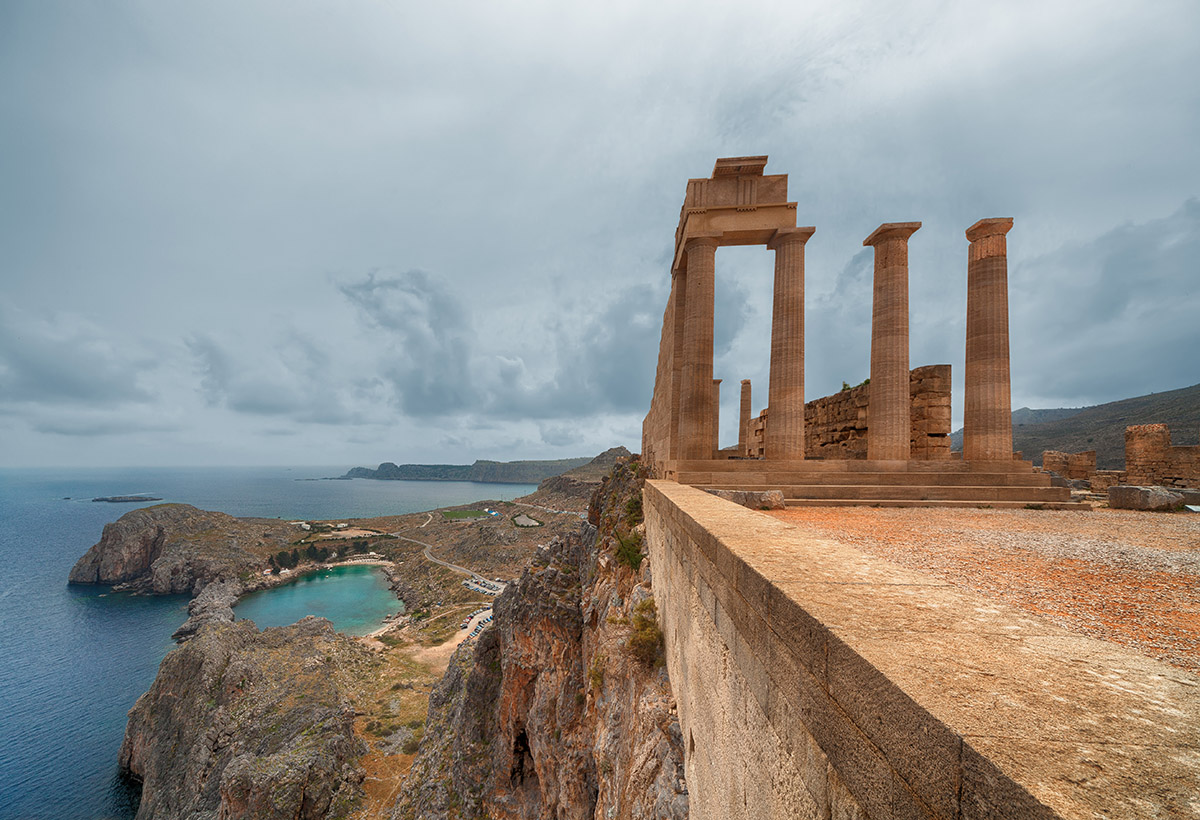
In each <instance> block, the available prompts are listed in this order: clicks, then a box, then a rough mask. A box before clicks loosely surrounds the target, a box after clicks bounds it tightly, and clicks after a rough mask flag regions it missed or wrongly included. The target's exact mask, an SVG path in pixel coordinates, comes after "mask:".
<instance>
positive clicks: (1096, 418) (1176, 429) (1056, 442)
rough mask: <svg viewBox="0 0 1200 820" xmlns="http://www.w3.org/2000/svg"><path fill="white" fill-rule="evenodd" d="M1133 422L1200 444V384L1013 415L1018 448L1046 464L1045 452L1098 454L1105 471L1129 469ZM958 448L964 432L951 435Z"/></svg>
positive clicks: (1180, 440) (1023, 410)
mask: <svg viewBox="0 0 1200 820" xmlns="http://www.w3.org/2000/svg"><path fill="white" fill-rule="evenodd" d="M1133 424H1165V425H1167V426H1168V427H1170V428H1171V441H1172V443H1174V444H1196V443H1197V433H1198V431H1200V384H1196V385H1192V386H1191V387H1184V388H1181V389H1179V390H1169V391H1167V392H1165V393H1151V394H1149V395H1147V396H1137V397H1135V398H1132V399H1122V400H1120V401H1113V402H1108V403H1107V404H1098V405H1095V406H1093V407H1082V408H1079V409H1069V408H1059V409H1053V410H1030V409H1029V408H1027V407H1022V408H1021V409H1020V410H1014V411H1013V449H1014V450H1018V451H1020V452H1022V453H1024V454H1025V457H1026V458H1028V459H1032V460H1033V462H1034V464H1041V462H1042V452H1043V451H1045V450H1059V451H1061V452H1064V453H1078V452H1081V451H1083V450H1095V451H1096V466H1097V467H1098V468H1099V469H1101V470H1120V469H1123V468H1124V466H1125V428H1126V427H1128V426H1130V425H1133ZM950 446H951V448H952V449H954V450H961V449H962V430H957V431H955V432H954V433H953V434H951V437H950Z"/></svg>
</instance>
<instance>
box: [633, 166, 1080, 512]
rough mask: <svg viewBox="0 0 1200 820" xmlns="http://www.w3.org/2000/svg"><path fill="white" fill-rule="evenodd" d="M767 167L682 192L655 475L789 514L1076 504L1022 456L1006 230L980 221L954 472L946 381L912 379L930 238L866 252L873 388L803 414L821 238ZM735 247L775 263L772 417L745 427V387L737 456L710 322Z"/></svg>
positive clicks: (893, 229)
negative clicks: (759, 499)
mask: <svg viewBox="0 0 1200 820" xmlns="http://www.w3.org/2000/svg"><path fill="white" fill-rule="evenodd" d="M766 164H767V158H766V157H765V156H756V157H729V158H724V159H718V160H717V162H716V164H715V166H714V167H713V173H712V176H711V177H710V178H708V179H691V180H688V183H687V190H686V192H685V194H684V203H683V206H682V208H681V209H680V217H679V225H678V227H677V229H676V231H675V254H674V260H673V262H672V266H671V293H670V297H669V299H668V301H667V306H666V310H665V311H664V314H663V328H662V337H661V341H660V344H659V356H658V369H657V372H656V376H655V385H654V396H653V398H652V400H651V404H650V411H649V413H648V414H647V415H646V419H645V422H644V423H643V425H642V454H643V459H644V460H645V462H646V463H647V465H648V466H649V468H650V471H651V474H652V475H653V476H654V477H656V478H668V479H674V480H676V481H679V482H681V483H688V484H695V485H698V486H705V487H711V488H713V489H733V490H768V489H781V490H783V492H784V495H785V497H786V498H787V499H788V503H789V504H793V505H797V504H803V503H861V504H889V505H893V504H894V505H912V504H979V503H986V504H990V505H992V506H998V505H999V506H1021V505H1025V504H1029V503H1035V504H1042V505H1057V504H1061V503H1064V502H1067V503H1069V498H1070V492H1069V490H1067V489H1066V488H1061V487H1051V486H1050V482H1049V477H1048V476H1046V475H1045V474H1043V473H1038V472H1035V471H1034V470H1033V465H1032V464H1031V463H1029V462H1027V461H1023V460H1021V459H1020V458H1019V457H1017V456H1016V455H1015V454H1014V453H1013V449H1012V413H1011V398H1010V387H1009V385H1010V376H1009V344H1008V261H1007V244H1006V238H1005V237H1006V235H1007V234H1008V232H1009V230H1011V228H1012V225H1013V221H1012V219H1007V218H995V219H982V220H980V221H978V222H976V223H975V224H974V225H972V226H971V227H970V228H968V229H967V231H966V238H967V241H968V243H969V245H968V248H967V259H968V262H967V333H966V379H965V394H966V397H965V402H966V403H965V410H964V425H963V453H962V456H961V458H957V459H956V458H953V457H952V456H951V454H950V449H949V432H950V367H949V365H934V366H931V367H925V368H918V369H917V370H914V371H910V370H909V305H908V239H909V237H910V236H912V234H913V233H915V232H916V231H917V230H918V229H919V228H920V227H921V223H920V222H888V223H884V224H882V225H880V226H879V227H878V228H877V229H876V230H875V231H873V232H872V233H871V235H870V236H868V237H867V238H866V239H865V240H864V241H863V245H864V246H867V247H872V248H874V249H875V282H874V298H873V306H872V323H871V375H870V382H869V384H867V385H863V386H860V387H858V388H854V389H852V390H849V391H843V394H838V395H835V396H830V397H827V398H824V399H818V400H817V401H814V402H808V403H807V404H806V403H805V400H804V356H805V350H804V248H805V245H806V243H807V242H808V241H809V240H810V239H811V238H812V236H813V234H814V233H815V232H816V228H813V227H797V226H796V203H795V202H789V201H788V198H787V175H786V174H772V175H766V174H764V173H763V172H764V169H765V167H766ZM728 245H765V246H766V247H767V248H768V249H769V250H771V251H773V252H774V254H775V282H774V303H773V310H772V320H771V350H770V381H769V389H768V399H767V409H766V410H764V411H763V412H762V413H760V414H759V415H758V416H757V417H754V418H751V413H752V411H751V404H750V402H751V394H750V384H749V381H747V380H743V381H742V383H741V389H742V394H741V418H740V419H739V425H738V445H737V446H736V447H730V448H727V449H725V450H722V449H721V448H720V444H719V442H718V440H717V431H718V427H719V425H718V412H719V410H718V408H719V404H720V401H719V400H720V384H721V381H722V380H721V379H715V378H714V373H713V313H714V293H715V276H716V251H717V248H718V247H723V246H728ZM847 394H848V395H847Z"/></svg>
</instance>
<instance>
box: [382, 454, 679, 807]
mask: <svg viewBox="0 0 1200 820" xmlns="http://www.w3.org/2000/svg"><path fill="white" fill-rule="evenodd" d="M640 486H641V477H640V475H639V466H638V465H637V464H636V463H634V464H630V465H622V466H620V467H618V468H617V470H616V472H615V474H614V476H613V477H612V478H610V479H606V480H605V482H604V484H603V485H601V488H600V490H599V491H598V492H597V494H596V496H595V497H594V499H593V504H592V510H591V521H592V525H585V526H584V527H583V529H582V530H581V531H580V532H579V533H577V534H575V535H572V536H570V537H568V538H566V539H560V540H556V541H554V542H552V543H551V544H550V545H549V546H548V547H546V548H544V549H542V550H540V551H539V553H538V555H537V556H536V557H535V559H534V561H533V563H532V566H531V567H530V568H529V569H527V570H526V571H525V573H524V574H523V575H522V577H521V579H520V580H519V581H518V582H517V583H515V584H513V585H511V586H510V587H509V588H508V589H507V590H506V591H505V593H504V594H503V595H502V596H501V597H500V598H499V599H498V600H497V601H496V606H495V620H494V623H493V625H492V627H491V628H490V629H488V630H486V631H485V632H483V633H482V634H481V635H480V638H479V640H478V641H477V642H476V643H474V644H468V645H464V647H463V648H461V649H459V651H458V652H457V653H456V655H455V657H454V659H453V660H452V662H451V664H450V668H449V670H448V671H447V673H446V676H445V677H444V678H443V680H442V682H441V684H440V685H439V687H438V688H437V689H436V690H435V691H434V693H433V695H432V697H431V699H430V708H429V717H428V723H427V726H426V730H425V739H424V741H423V742H422V745H421V748H420V750H419V752H418V756H417V759H416V761H415V762H414V765H413V768H412V772H411V774H410V776H409V779H408V782H407V784H406V788H405V791H404V793H403V794H402V796H401V798H400V800H399V802H398V803H397V805H396V808H395V811H394V813H393V817H394V818H397V819H398V820H400V819H403V820H408V818H458V817H461V818H485V817H490V818H494V819H495V820H517V818H522V820H524V819H525V818H530V819H532V818H551V817H553V818H561V819H562V820H573V819H574V818H579V820H583V818H605V820H613V819H615V818H684V817H686V816H687V791H686V787H685V786H684V782H683V748H682V738H681V736H680V731H679V723H678V720H677V718H676V716H675V712H674V704H673V701H672V699H671V695H670V688H669V685H668V681H667V676H666V670H665V667H664V666H663V665H662V662H661V647H660V646H659V643H660V639H659V637H658V633H657V627H656V626H654V625H653V615H652V612H653V609H652V604H651V603H650V601H651V592H650V575H649V564H648V563H646V562H643V561H641V560H640V557H639V554H638V546H639V545H640V533H639V532H638V529H639V524H638V521H639V519H640V509H641V500H640V499H641V496H640ZM618 555H622V556H624V557H623V558H618ZM647 613H651V614H650V616H649V618H647Z"/></svg>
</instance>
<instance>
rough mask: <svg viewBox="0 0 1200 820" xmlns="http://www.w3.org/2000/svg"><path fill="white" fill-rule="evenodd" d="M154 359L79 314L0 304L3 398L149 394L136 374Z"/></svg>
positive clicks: (114, 400) (88, 401)
mask: <svg viewBox="0 0 1200 820" xmlns="http://www.w3.org/2000/svg"><path fill="white" fill-rule="evenodd" d="M154 365H155V360H154V358H153V357H152V356H150V355H148V353H147V352H146V351H144V350H141V349H139V346H132V345H130V344H129V343H128V342H127V340H125V339H121V338H120V337H118V336H116V335H115V334H112V333H110V332H109V331H106V330H104V329H101V328H99V327H96V326H95V325H93V324H92V323H91V322H89V321H87V320H85V319H82V318H81V317H80V316H77V315H70V314H63V313H55V314H51V315H50V316H48V317H43V318H39V317H34V316H30V315H28V314H26V313H24V312H21V311H18V310H14V309H12V308H9V307H7V306H4V305H0V396H2V397H3V400H4V401H6V402H14V401H20V402H33V403H52V404H75V405H81V406H87V407H92V406H96V405H120V404H125V403H130V402H147V401H150V400H151V399H152V398H153V396H152V394H151V393H150V391H148V390H147V389H146V388H145V387H144V386H143V385H142V384H141V383H140V379H139V377H140V376H141V375H142V374H143V373H144V372H145V371H147V370H148V369H150V368H152V367H154Z"/></svg>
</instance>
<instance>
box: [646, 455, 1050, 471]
mask: <svg viewBox="0 0 1200 820" xmlns="http://www.w3.org/2000/svg"><path fill="white" fill-rule="evenodd" d="M667 467H668V468H669V469H673V470H674V471H675V472H677V473H692V472H702V473H707V472H713V471H720V472H731V473H761V472H768V473H811V472H835V473H836V472H852V473H1032V472H1033V462H1030V461H1017V460H1015V459H1014V460H1013V461H963V460H961V459H939V460H936V461H870V460H867V459H805V460H803V461H767V460H765V459H750V458H748V459H694V460H693V459H688V460H679V461H673V462H668V464H667Z"/></svg>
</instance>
